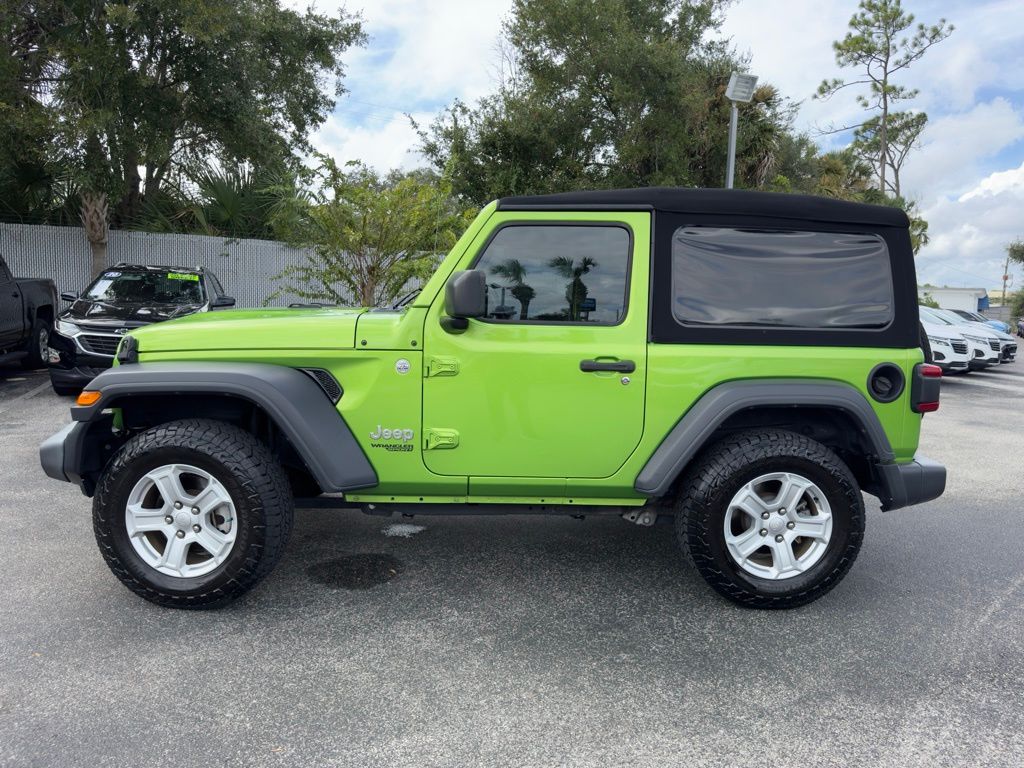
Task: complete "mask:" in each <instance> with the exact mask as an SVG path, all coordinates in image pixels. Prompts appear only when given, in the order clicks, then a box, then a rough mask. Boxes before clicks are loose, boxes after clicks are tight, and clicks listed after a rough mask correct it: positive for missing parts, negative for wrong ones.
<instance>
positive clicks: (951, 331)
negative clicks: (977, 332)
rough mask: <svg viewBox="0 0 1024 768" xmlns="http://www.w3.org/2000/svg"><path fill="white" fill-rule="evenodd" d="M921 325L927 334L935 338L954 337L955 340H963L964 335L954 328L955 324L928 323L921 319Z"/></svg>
mask: <svg viewBox="0 0 1024 768" xmlns="http://www.w3.org/2000/svg"><path fill="white" fill-rule="evenodd" d="M921 325H922V326H923V327H924V331H925V333H927V334H928V335H929V336H934V337H935V338H937V339H955V340H957V341H963V338H964V335H963V334H962V333H960V331H958V330H957V329H956V326H953V325H937V324H936V323H929V322H928V321H927V320H922V321H921Z"/></svg>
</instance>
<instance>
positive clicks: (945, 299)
mask: <svg viewBox="0 0 1024 768" xmlns="http://www.w3.org/2000/svg"><path fill="white" fill-rule="evenodd" d="M925 294H928V295H929V296H930V297H931V298H932V300H934V301H936V302H937V303H938V305H939V306H940V307H942V308H943V309H964V310H967V311H968V312H980V311H982V310H983V309H988V291H986V290H985V289H984V288H946V287H934V286H931V285H919V286H917V295H918V297H920V298H922V299H923V298H924V296H925Z"/></svg>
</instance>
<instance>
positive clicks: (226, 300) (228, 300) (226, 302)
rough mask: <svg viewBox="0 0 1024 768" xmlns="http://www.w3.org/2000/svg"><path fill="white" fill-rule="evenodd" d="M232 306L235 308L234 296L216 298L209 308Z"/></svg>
mask: <svg viewBox="0 0 1024 768" xmlns="http://www.w3.org/2000/svg"><path fill="white" fill-rule="evenodd" d="M233 306H235V297H234V296H218V297H217V298H216V299H214V300H213V303H212V304H210V307H212V308H213V309H217V308H218V307H233Z"/></svg>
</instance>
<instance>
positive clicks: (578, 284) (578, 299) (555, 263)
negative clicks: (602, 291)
mask: <svg viewBox="0 0 1024 768" xmlns="http://www.w3.org/2000/svg"><path fill="white" fill-rule="evenodd" d="M548 266H549V267H551V268H552V269H553V270H555V271H556V272H557V273H558V274H560V275H561V276H562V277H564V278H566V279H567V280H568V281H569V284H568V285H566V286H565V300H566V301H567V302H569V319H570V320H572V321H577V320H579V319H580V305H581V304H582V303H583V300H584V299H585V298H587V293H588V291H587V285H586V283H584V282H583V279H582V278H583V276H584V275H585V274H587V273H588V272H590V270H591V268H592V267H596V266H597V262H596V261H594V260H593V259H592V258H590V257H589V256H584V257H583V258H582V259H580V262H579V264H577V263H576V262H575V261H573V260H572V259H570V258H569V257H568V256H556V257H555V258H553V259H551V261H549V262H548Z"/></svg>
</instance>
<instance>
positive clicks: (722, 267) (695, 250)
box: [672, 227, 893, 328]
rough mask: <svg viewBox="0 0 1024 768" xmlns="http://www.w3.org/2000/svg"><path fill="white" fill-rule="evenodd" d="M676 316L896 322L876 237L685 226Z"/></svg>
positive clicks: (675, 240) (680, 232)
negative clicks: (893, 319) (893, 320)
mask: <svg viewBox="0 0 1024 768" xmlns="http://www.w3.org/2000/svg"><path fill="white" fill-rule="evenodd" d="M672 314H673V315H674V316H675V319H676V320H677V321H678V322H681V323H683V324H686V325H760V326H776V327H787V328H877V327H883V326H886V325H888V324H889V323H890V322H891V321H892V318H893V288H892V273H891V271H890V267H889V254H888V250H887V249H886V246H885V242H884V241H883V240H882V239H881V238H880V237H878V236H876V235H863V234H847V233H841V232H789V231H776V230H772V231H765V230H758V229H728V228H718V227H680V228H679V229H677V230H676V231H675V233H674V235H673V237H672Z"/></svg>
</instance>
